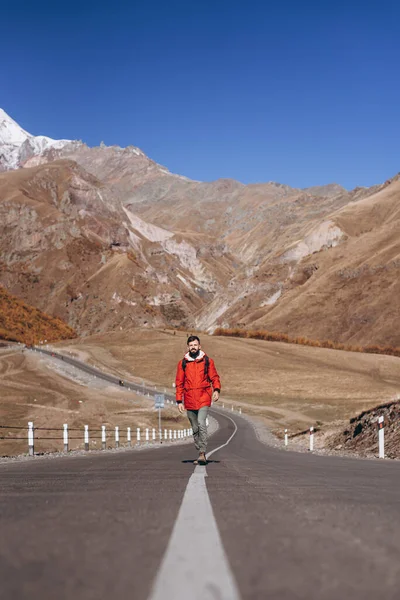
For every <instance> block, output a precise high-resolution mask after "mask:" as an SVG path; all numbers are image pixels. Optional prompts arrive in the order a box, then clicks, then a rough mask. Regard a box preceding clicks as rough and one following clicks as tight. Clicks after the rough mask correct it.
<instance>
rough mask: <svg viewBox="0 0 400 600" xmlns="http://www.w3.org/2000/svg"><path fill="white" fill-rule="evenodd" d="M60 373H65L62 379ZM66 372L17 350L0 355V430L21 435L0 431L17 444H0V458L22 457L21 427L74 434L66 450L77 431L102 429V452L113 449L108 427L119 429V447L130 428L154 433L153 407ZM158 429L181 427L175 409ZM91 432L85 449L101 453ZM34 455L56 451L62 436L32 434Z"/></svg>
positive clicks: (75, 445)
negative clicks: (104, 434) (67, 430)
mask: <svg viewBox="0 0 400 600" xmlns="http://www.w3.org/2000/svg"><path fill="white" fill-rule="evenodd" d="M63 369H65V370H66V372H65V373H63ZM73 376H74V375H73V372H72V373H71V369H69V374H68V368H67V367H64V366H63V365H62V364H61V363H60V361H57V360H56V359H51V358H47V357H44V356H42V355H39V354H35V353H33V352H28V351H25V352H23V353H22V352H21V348H20V347H18V346H15V347H14V348H2V349H0V425H17V426H19V425H22V426H23V427H24V429H22V430H14V429H0V436H2V437H6V438H9V437H14V436H18V437H22V438H23V439H22V440H21V441H16V440H9V441H7V440H0V456H6V455H8V456H9V455H15V454H23V453H26V452H27V423H28V421H33V422H34V425H35V429H36V428H40V427H49V428H56V429H59V428H60V429H62V426H63V423H68V426H69V427H70V428H78V429H79V430H80V431H74V432H71V433H70V436H71V437H72V436H73V437H77V438H78V439H74V440H71V441H70V448H71V449H81V448H83V447H84V444H83V426H84V425H89V431H92V430H94V429H101V425H106V427H107V432H108V446H110V447H112V446H113V445H114V437H113V435H114V433H113V432H114V427H115V426H116V425H118V426H119V427H120V442H121V444H122V443H124V442H125V440H126V428H127V427H128V426H130V427H131V428H132V441H134V440H136V427H141V428H142V431H143V429H144V428H146V427H158V425H157V423H158V421H157V414H156V413H155V412H154V410H153V408H152V407H153V403H152V402H151V401H150V400H149V399H147V398H144V397H141V396H137V395H136V394H133V393H129V392H128V391H125V390H123V389H120V388H118V387H117V386H115V385H111V384H110V385H107V383H106V382H96V380H94V381H93V382H92V381H90V380H89V378H88V377H85V376H81V377H78V378H76V379H75V380H74V379H73V378H72V377H73ZM163 425H164V426H165V427H168V428H171V429H173V428H181V427H185V426H186V419H184V418H183V417H179V416H178V414H177V411H176V410H175V409H172V408H170V409H166V410H164V412H163ZM100 435H101V434H100V433H96V434H94V433H93V431H92V434H91V442H90V447H91V448H92V449H95V448H99V447H101V440H95V439H93V438H94V437H95V436H100ZM39 437H47V438H52V437H56V438H58V439H47V440H40V439H36V442H35V452H44V451H46V452H48V451H55V450H62V448H63V445H62V432H60V431H57V432H48V431H37V432H36V438H39Z"/></svg>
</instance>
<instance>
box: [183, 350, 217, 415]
mask: <svg viewBox="0 0 400 600" xmlns="http://www.w3.org/2000/svg"><path fill="white" fill-rule="evenodd" d="M184 360H185V362H186V367H185V370H183V367H182V361H181V360H180V361H179V362H178V367H177V369H176V379H175V384H176V401H177V402H184V404H185V408H186V410H199V408H201V407H202V406H211V396H212V390H213V389H214V390H220V389H221V382H220V379H219V375H218V373H217V369H216V368H215V364H214V361H213V359H212V358H209V359H208V360H209V365H208V376H207V375H206V374H205V372H204V370H205V362H206V361H205V354H204V352H203V351H202V350H200V354H199V356H198V357H197V358H196V359H195V360H194V359H193V358H191V356H190V354H189V352H188V353H187V354H185V357H184Z"/></svg>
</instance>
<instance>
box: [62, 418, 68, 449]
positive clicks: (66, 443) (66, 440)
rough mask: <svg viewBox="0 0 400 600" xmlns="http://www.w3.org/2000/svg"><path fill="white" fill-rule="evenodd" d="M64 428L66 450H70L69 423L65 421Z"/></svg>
mask: <svg viewBox="0 0 400 600" xmlns="http://www.w3.org/2000/svg"><path fill="white" fill-rule="evenodd" d="M63 428H64V432H63V438H64V452H68V423H64V425H63Z"/></svg>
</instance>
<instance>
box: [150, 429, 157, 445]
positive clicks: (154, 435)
mask: <svg viewBox="0 0 400 600" xmlns="http://www.w3.org/2000/svg"><path fill="white" fill-rule="evenodd" d="M151 439H152V440H153V442H154V440H155V439H156V430H155V429H153V431H152V432H151Z"/></svg>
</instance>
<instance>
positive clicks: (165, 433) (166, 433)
mask: <svg viewBox="0 0 400 600" xmlns="http://www.w3.org/2000/svg"><path fill="white" fill-rule="evenodd" d="M167 439H168V431H167V430H166V429H164V440H167Z"/></svg>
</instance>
